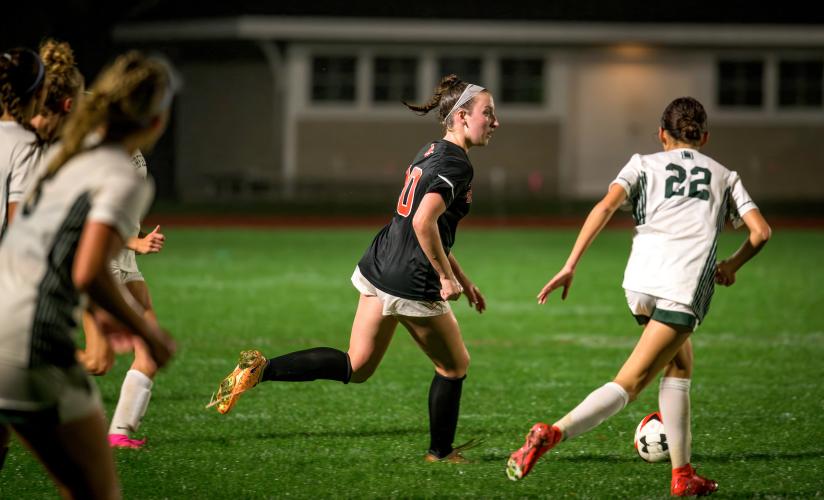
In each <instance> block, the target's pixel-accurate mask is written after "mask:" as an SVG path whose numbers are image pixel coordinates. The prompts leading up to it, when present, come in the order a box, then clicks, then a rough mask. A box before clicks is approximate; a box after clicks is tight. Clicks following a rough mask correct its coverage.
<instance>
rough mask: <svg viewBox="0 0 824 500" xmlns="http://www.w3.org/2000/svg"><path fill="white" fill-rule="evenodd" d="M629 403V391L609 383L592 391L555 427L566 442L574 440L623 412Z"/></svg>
mask: <svg viewBox="0 0 824 500" xmlns="http://www.w3.org/2000/svg"><path fill="white" fill-rule="evenodd" d="M628 402H629V394H627V391H625V390H624V388H623V387H621V386H620V385H618V384H616V383H615V382H609V383H608V384H604V385H602V386H601V387H599V388H597V389H595V390H594V391H592V392H591V393H590V394H589V396H587V397H586V399H584V400H583V401H581V403H580V404H579V405H578V406H576V407H575V408H574V409H573V410H572V411H571V412H569V413H567V414H566V416H565V417H564V418H562V419H561V420H559V421H557V422H555V425H556V426H558V428H559V429H561V430H562V431H563V433H564V440H567V439H572V438H574V437H575V436H578V435H580V434H583V433H585V432H587V431H589V430H591V429H594V428H595V427H597V426H598V424H600V423H601V422H603V421H604V420H606V419H608V418H609V417H611V416H613V415H615V414H616V413H618V412H619V411H621V410H623V409H624V407H625V406H626V405H627V403H628Z"/></svg>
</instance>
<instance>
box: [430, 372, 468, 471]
mask: <svg viewBox="0 0 824 500" xmlns="http://www.w3.org/2000/svg"><path fill="white" fill-rule="evenodd" d="M465 378H466V375H464V376H463V377H461V378H449V377H444V376H443V375H440V374H438V373H435V377H434V378H433V379H432V385H430V386H429V453H432V454H433V455H435V456H436V457H438V458H443V457H445V456H447V455H449V454H450V453H452V442H453V441H454V440H455V429H456V428H457V427H458V412H459V411H460V407H461V390H462V388H463V381H464V379H465Z"/></svg>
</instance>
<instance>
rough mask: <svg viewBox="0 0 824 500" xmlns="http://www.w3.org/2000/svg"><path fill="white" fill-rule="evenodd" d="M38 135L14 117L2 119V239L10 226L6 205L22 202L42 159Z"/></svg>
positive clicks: (0, 149) (0, 128) (0, 230)
mask: <svg viewBox="0 0 824 500" xmlns="http://www.w3.org/2000/svg"><path fill="white" fill-rule="evenodd" d="M36 143H37V136H35V135H34V132H32V131H30V130H27V129H26V128H24V127H23V126H22V125H20V124H19V123H17V122H15V121H0V239H2V238H3V235H4V234H5V232H6V227H7V226H8V214H7V213H6V208H7V205H8V204H9V203H19V202H20V200H22V198H23V192H24V191H25V190H26V185H27V183H28V181H29V179H30V178H31V177H32V172H33V170H34V168H35V166H36V163H37V161H38V160H39V157H40V155H39V152H38V148H37V146H36Z"/></svg>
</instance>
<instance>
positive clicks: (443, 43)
mask: <svg viewBox="0 0 824 500" xmlns="http://www.w3.org/2000/svg"><path fill="white" fill-rule="evenodd" d="M115 39H116V41H117V42H118V43H120V44H122V45H128V46H140V47H144V48H145V47H150V48H154V49H160V50H162V51H163V52H165V53H166V54H168V55H169V56H170V57H171V59H172V60H173V61H174V62H175V64H176V65H177V67H178V69H179V70H180V71H181V73H182V75H183V78H184V80H185V89H184V91H183V93H182V95H181V96H180V98H179V100H178V103H177V106H176V120H175V129H174V131H173V137H174V149H175V165H176V167H175V168H176V178H177V186H178V191H179V195H180V197H181V199H183V200H186V201H196V200H212V199H214V197H215V196H219V197H223V198H225V199H234V198H235V197H243V198H247V199H254V200H269V201H272V200H284V199H287V200H288V199H292V200H302V199H313V200H316V201H317V200H318V199H321V198H319V197H328V198H329V199H330V200H332V199H334V200H346V199H391V198H392V197H393V196H395V194H394V190H395V189H400V184H401V182H402V181H403V170H404V169H405V167H406V165H407V164H406V162H408V161H410V160H411V159H412V157H413V156H414V154H415V152H416V151H417V150H418V148H419V147H421V146H422V145H423V143H424V142H426V141H428V140H431V139H433V138H437V137H440V136H441V130H440V127H439V125H438V124H437V122H436V119H435V117H434V116H427V117H419V116H416V115H415V114H414V113H412V112H410V111H408V110H407V109H406V108H404V107H403V106H402V105H401V104H400V102H399V101H400V99H402V98H405V99H407V100H411V101H414V102H423V101H425V100H427V99H428V97H429V96H430V95H431V92H432V89H433V87H434V86H435V84H436V82H437V81H438V79H439V78H440V77H441V76H442V75H444V74H448V73H451V72H454V73H457V74H458V75H459V76H460V77H461V78H462V79H464V80H467V81H470V82H474V83H478V84H480V85H483V86H485V87H487V88H489V89H490V90H491V91H492V93H493V95H494V96H495V98H496V105H497V108H498V115H499V119H500V121H501V124H502V126H501V128H500V129H499V131H498V132H497V133H496V135H495V137H494V138H493V141H492V142H491V143H490V145H489V146H488V147H486V148H477V149H473V150H472V151H471V152H470V157H471V159H472V161H473V164H474V165H475V167H476V176H475V179H476V180H475V183H474V187H475V190H476V193H477V196H479V197H480V196H483V197H484V198H485V199H488V200H501V201H506V202H521V201H524V200H534V201H542V200H546V201H552V200H567V201H571V200H581V199H592V198H595V197H597V196H600V195H602V194H603V193H604V192H605V190H606V187H607V184H608V183H609V181H610V180H611V179H612V178H613V177H614V176H615V174H616V172H617V171H618V170H619V169H620V168H621V167H622V166H623V165H624V163H625V162H626V161H627V160H628V158H629V157H630V155H631V154H632V153H635V152H642V153H645V152H653V151H656V150H658V148H659V145H658V144H657V142H656V139H655V134H656V131H657V127H658V123H659V122H658V120H659V118H660V114H661V112H662V111H663V109H664V107H665V106H666V105H667V104H668V103H669V102H670V101H671V100H672V99H674V98H676V97H679V96H684V95H691V96H694V97H696V98H698V99H699V100H700V101H701V102H703V103H704V105H705V107H706V108H707V112H708V114H709V123H710V133H711V137H710V143H709V144H708V146H707V147H706V148H705V151H706V152H707V153H708V154H710V155H712V156H713V157H715V158H716V159H717V160H719V161H721V162H722V163H724V164H725V165H727V166H728V167H729V168H731V169H733V170H737V171H739V172H740V173H741V174H742V177H743V179H744V181H745V185H746V186H747V187H748V189H749V190H750V192H751V193H752V194H753V196H755V197H756V199H759V200H795V201H820V200H822V199H824V78H822V68H824V26H822V25H783V26H782V25H752V24H750V25H719V24H711V25H710V24H708V25H701V24H650V23H646V24H623V23H589V24H576V23H569V22H564V23H561V22H547V21H537V22H528V21H491V20H486V21H482V20H475V21H471V20H465V21H456V20H450V21H436V20H433V21H425V20H420V19H367V18H344V19H340V18H334V19H333V18H296V17H233V18H223V19H205V20H190V21H168V22H154V23H151V24H148V23H147V24H129V25H121V26H119V27H118V28H117V29H116V31H115ZM479 199H480V198H479Z"/></svg>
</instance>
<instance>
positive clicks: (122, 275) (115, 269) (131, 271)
mask: <svg viewBox="0 0 824 500" xmlns="http://www.w3.org/2000/svg"><path fill="white" fill-rule="evenodd" d="M109 268H110V269H111V271H112V274H113V275H114V279H116V280H117V281H118V282H120V283H122V284H124V285H125V284H126V283H129V282H130V281H146V280H145V279H144V278H143V273H141V272H140V269H138V268H137V259H136V258H135V253H134V250H129V249H128V248H124V249H123V250H121V251H120V253H118V254H117V257H115V258H114V259H112V261H111V262H110V263H109Z"/></svg>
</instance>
